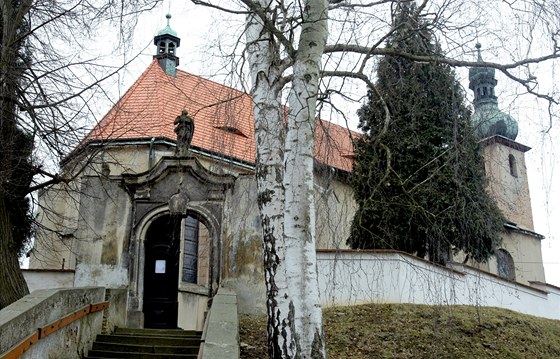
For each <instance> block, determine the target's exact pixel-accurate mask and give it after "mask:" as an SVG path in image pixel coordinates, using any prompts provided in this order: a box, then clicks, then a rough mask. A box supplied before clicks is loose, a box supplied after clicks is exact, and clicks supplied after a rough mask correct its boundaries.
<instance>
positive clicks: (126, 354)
mask: <svg viewBox="0 0 560 359" xmlns="http://www.w3.org/2000/svg"><path fill="white" fill-rule="evenodd" d="M201 334H202V333H201V332H195V331H189V330H179V329H128V328H117V330H116V331H115V333H113V334H111V335H104V334H99V335H97V338H96V340H95V342H94V343H93V348H92V350H90V351H89V353H88V356H87V357H85V358H84V359H101V358H142V359H144V358H146V359H147V358H150V359H167V358H169V359H171V358H196V357H197V355H198V350H199V348H200V343H201V339H200V337H201Z"/></svg>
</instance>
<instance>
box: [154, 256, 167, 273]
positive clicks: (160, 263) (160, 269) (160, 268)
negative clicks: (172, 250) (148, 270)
mask: <svg viewBox="0 0 560 359" xmlns="http://www.w3.org/2000/svg"><path fill="white" fill-rule="evenodd" d="M156 273H165V259H156Z"/></svg>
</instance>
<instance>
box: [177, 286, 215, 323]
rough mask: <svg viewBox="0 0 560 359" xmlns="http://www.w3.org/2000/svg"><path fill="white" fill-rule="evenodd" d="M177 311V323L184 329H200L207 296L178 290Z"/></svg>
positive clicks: (206, 304) (206, 307)
mask: <svg viewBox="0 0 560 359" xmlns="http://www.w3.org/2000/svg"><path fill="white" fill-rule="evenodd" d="M177 299H178V301H179V313H178V318H177V325H178V326H179V328H181V329H184V330H202V329H203V327H204V315H205V313H206V310H207V309H208V296H207V295H201V294H197V293H192V292H187V291H179V296H178V298H177Z"/></svg>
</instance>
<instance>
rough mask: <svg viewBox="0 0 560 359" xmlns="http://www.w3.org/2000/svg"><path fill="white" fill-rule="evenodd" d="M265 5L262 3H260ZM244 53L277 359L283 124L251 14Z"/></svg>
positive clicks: (284, 304)
mask: <svg viewBox="0 0 560 359" xmlns="http://www.w3.org/2000/svg"><path fill="white" fill-rule="evenodd" d="M259 5H261V6H263V7H264V6H266V1H261V2H260V4H259ZM246 37H247V54H248V63H249V66H250V72H251V78H252V96H253V113H254V121H255V123H254V125H255V138H256V142H257V148H256V152H257V163H256V171H255V172H256V178H257V202H258V205H259V210H260V215H261V223H262V229H263V257H264V273H265V283H266V292H267V298H266V308H267V314H268V325H267V334H268V350H269V357H270V358H283V357H285V356H284V354H285V353H287V352H289V351H290V350H291V349H290V348H292V347H293V346H294V340H293V337H292V335H291V333H292V331H291V330H290V329H289V327H288V326H289V324H290V323H289V322H288V321H287V320H286V318H287V314H288V311H289V306H288V303H289V297H290V295H289V292H288V287H287V283H286V280H285V247H284V238H283V234H284V186H283V179H284V143H285V136H284V125H283V122H282V111H281V109H282V106H281V93H280V91H281V88H280V84H279V80H280V76H281V73H280V69H279V67H278V65H279V64H278V62H279V54H278V50H277V48H276V47H275V46H274V39H273V38H272V36H271V35H270V34H269V33H268V32H267V31H266V30H265V27H264V26H263V22H262V20H261V19H260V18H258V16H256V15H255V14H254V13H252V14H251V15H249V16H248V18H247V32H246Z"/></svg>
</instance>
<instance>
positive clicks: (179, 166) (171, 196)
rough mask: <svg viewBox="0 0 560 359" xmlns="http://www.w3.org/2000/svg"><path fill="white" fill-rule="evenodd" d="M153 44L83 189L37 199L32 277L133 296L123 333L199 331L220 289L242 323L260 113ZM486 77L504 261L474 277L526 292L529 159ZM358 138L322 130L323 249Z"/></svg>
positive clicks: (477, 81)
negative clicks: (230, 293)
mask: <svg viewBox="0 0 560 359" xmlns="http://www.w3.org/2000/svg"><path fill="white" fill-rule="evenodd" d="M154 44H155V45H156V47H157V53H156V55H155V56H154V61H153V62H152V64H151V65H150V66H149V67H148V68H147V69H146V71H145V72H144V73H143V74H142V75H141V76H140V78H139V79H138V80H137V81H136V82H135V83H134V84H133V85H132V87H131V88H130V89H129V90H128V91H127V92H126V94H125V95H124V96H123V97H122V98H121V99H120V100H119V102H118V103H117V104H116V105H115V106H114V107H113V108H112V109H111V110H110V111H109V113H108V114H107V115H106V116H105V117H104V118H103V119H102V120H101V121H100V123H99V124H98V126H96V127H95V128H94V129H93V130H92V132H91V133H90V134H89V135H88V136H87V137H86V138H85V139H84V140H83V141H82V143H81V144H80V146H79V147H78V148H77V149H76V150H75V151H74V152H73V153H71V154H70V155H69V156H68V157H67V159H66V160H65V162H64V163H63V164H62V167H63V171H65V173H67V174H72V173H77V174H79V180H78V181H75V182H72V183H71V184H69V185H57V186H55V187H53V188H51V189H49V190H47V191H45V192H42V193H41V194H40V196H39V201H40V204H41V208H42V210H40V211H39V212H38V214H37V219H38V221H39V222H40V223H41V228H40V229H39V231H38V234H37V239H36V242H35V248H34V249H33V251H32V255H31V259H30V267H31V268H43V269H60V268H70V269H73V270H75V280H74V285H75V286H86V285H87V286H89V285H102V286H106V287H108V288H120V289H126V290H127V292H128V301H127V304H126V305H127V325H128V326H131V327H153V328H169V327H181V328H184V329H193V328H196V329H201V328H202V325H203V320H204V313H205V312H206V310H207V307H208V302H209V300H211V298H212V297H213V295H214V294H215V293H216V291H217V288H218V287H219V286H222V285H226V286H229V287H231V288H233V289H234V290H235V291H236V293H237V295H238V298H239V308H240V310H241V311H244V312H258V311H263V310H264V303H265V302H264V294H265V293H264V291H265V288H264V281H263V271H262V269H261V267H262V254H261V253H262V243H261V242H262V241H261V236H262V234H261V227H260V217H259V213H258V208H257V205H256V198H255V194H256V182H255V179H254V164H255V138H254V130H253V120H252V101H251V98H250V96H249V95H248V94H246V93H243V92H240V91H237V90H235V89H232V88H230V87H227V86H224V85H221V84H218V83H215V82H212V81H209V80H206V79H203V78H201V77H198V76H195V75H192V74H189V73H186V72H184V71H181V70H178V69H177V66H178V64H179V58H178V57H177V55H176V50H177V48H178V47H179V45H180V40H179V38H178V37H177V34H176V33H175V32H174V31H173V30H172V29H171V28H170V27H169V25H168V26H167V27H166V28H165V29H163V30H162V31H160V33H159V34H158V35H157V36H156V37H155V38H154ZM480 69H483V70H484V71H478V70H475V71H473V72H471V86H472V87H473V89H474V91H475V93H477V91H479V90H480V96H479V97H477V98H476V99H475V115H476V116H478V117H477V119H478V120H479V121H480V122H481V123H484V124H487V123H491V122H492V121H495V123H494V125H491V126H489V127H488V128H490V129H489V130H487V131H486V132H485V133H484V134H483V135H484V136H483V137H484V138H485V139H484V140H483V144H484V149H485V150H484V151H485V152H484V153H485V160H486V170H487V174H488V175H489V178H490V186H489V190H490V191H491V192H492V194H493V195H494V196H495V198H496V199H497V201H498V204H499V206H500V208H501V209H502V210H503V211H504V214H505V215H506V217H507V218H508V223H507V224H506V233H505V235H504V240H503V247H502V248H500V250H499V251H498V255H497V256H496V258H493V259H492V260H490V261H489V262H488V263H485V264H477V263H473V264H472V265H473V266H478V267H479V268H481V269H483V270H487V271H489V272H491V273H494V274H496V275H497V276H501V277H503V278H506V279H507V280H515V281H518V282H520V283H523V284H529V283H530V282H531V281H537V282H544V270H543V266H542V256H541V249H540V240H541V239H542V236H540V235H538V234H536V233H534V231H533V230H534V229H533V223H532V215H531V206H530V197H529V190H528V183H527V173H526V167H525V160H524V152H526V151H527V150H528V148H527V147H526V146H523V145H522V144H519V143H517V142H515V141H514V140H515V136H512V135H511V133H510V132H507V131H509V130H510V129H511V126H513V125H511V124H509V122H508V123H506V125H505V128H506V131H505V132H504V130H503V129H504V125H503V124H502V122H504V123H505V122H507V121H504V118H502V117H500V116H498V117H496V114H501V112H499V110H498V109H497V99H496V98H495V96H493V89H494V86H495V85H496V83H495V79H494V74H493V73H492V72H491V71H490V70H488V69H484V68H480ZM477 71H478V72H477ZM484 88H486V90H484ZM484 91H486V92H484ZM484 94H486V97H484V96H485V95H484ZM492 96H493V97H492ZM488 104H489V105H488ZM494 105H495V106H494ZM483 108H488V109H489V110H488V111H486V112H484V111H483V110H482V109H483ZM496 111H498V112H496ZM496 119H498V120H496ZM500 121H502V122H500ZM481 128H482V126H481ZM515 132H516V131H515ZM356 135H357V134H353V133H351V132H350V131H348V130H347V129H345V128H342V127H340V126H337V125H334V124H332V123H330V122H327V121H320V122H319V126H318V127H317V129H316V148H315V160H316V166H315V190H316V191H315V195H316V199H315V204H316V207H317V218H316V226H317V227H316V228H317V247H318V248H320V249H343V248H345V247H346V245H345V242H346V238H347V237H348V233H349V227H350V223H351V220H352V218H353V215H354V211H355V208H356V207H355V203H354V200H353V197H352V191H351V188H350V187H349V186H348V183H347V179H348V176H349V175H350V172H351V169H352V154H353V150H352V138H351V136H356Z"/></svg>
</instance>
